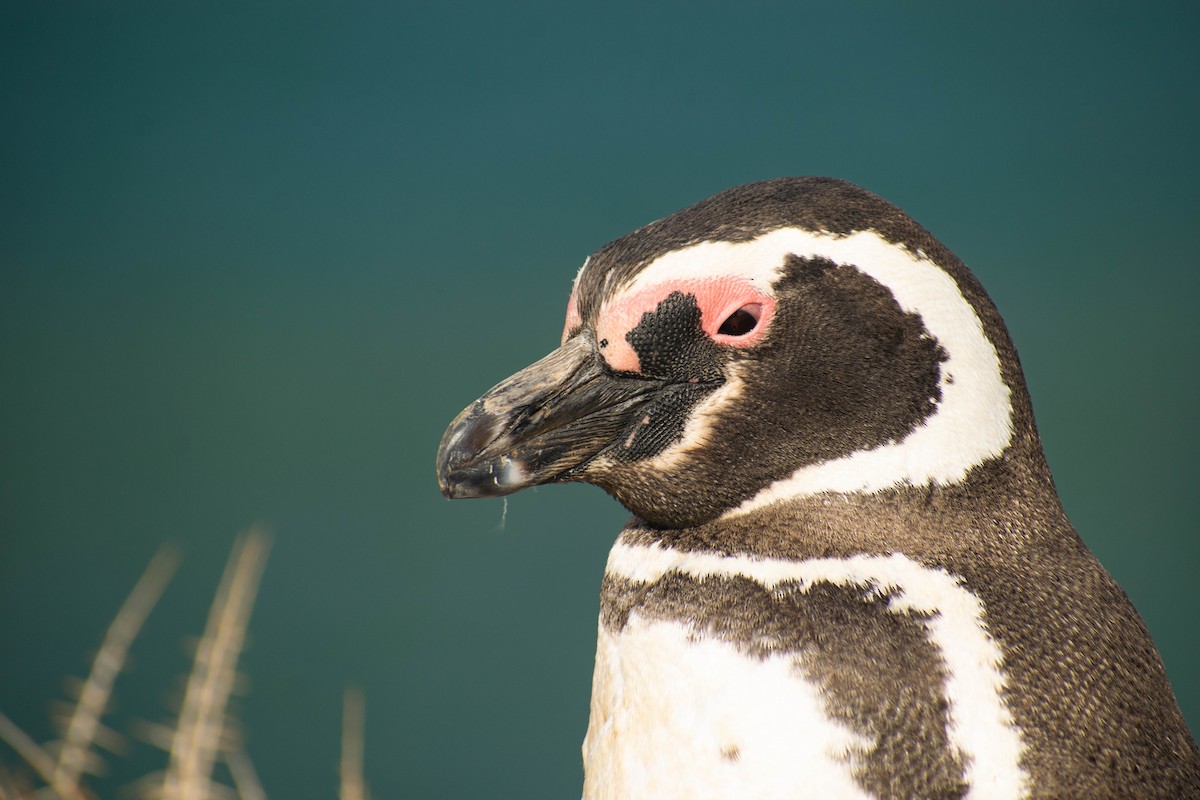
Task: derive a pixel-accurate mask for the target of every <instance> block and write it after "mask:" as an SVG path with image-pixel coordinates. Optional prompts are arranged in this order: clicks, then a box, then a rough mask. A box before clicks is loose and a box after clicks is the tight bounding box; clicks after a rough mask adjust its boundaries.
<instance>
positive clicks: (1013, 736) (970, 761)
mask: <svg viewBox="0 0 1200 800" xmlns="http://www.w3.org/2000/svg"><path fill="white" fill-rule="evenodd" d="M668 572H679V573H681V574H684V575H688V576H691V577H693V578H706V577H712V576H718V577H735V576H740V577H745V578H749V579H751V580H753V581H755V582H757V583H759V584H761V585H762V586H764V587H766V588H768V589H772V588H774V587H776V586H778V585H779V584H781V583H784V582H796V583H798V584H799V585H800V586H801V588H802V589H803V588H806V587H808V586H811V585H813V584H814V583H818V582H828V583H832V584H835V585H839V586H851V585H853V586H863V587H873V588H876V589H878V590H879V591H883V592H889V593H891V594H892V598H891V600H890V602H889V606H888V607H889V610H891V611H893V612H897V613H902V612H906V611H913V612H919V613H921V614H927V615H930V617H929V619H928V621H927V622H926V630H927V633H928V636H929V640H930V642H931V643H932V644H933V645H934V646H935V647H936V648H937V649H938V650H939V652H940V654H941V657H942V659H943V661H944V663H945V667H946V673H947V678H946V685H945V695H946V699H947V701H948V703H949V707H948V710H947V715H948V720H949V722H948V729H947V735H948V738H949V741H950V743H951V745H952V746H954V747H955V748H957V750H958V752H959V754H960V756H961V759H962V762H963V763H964V764H965V765H966V779H967V781H968V783H969V787H970V788H969V791H968V793H967V797H968V798H970V800H1001V799H1002V798H1003V799H1006V800H1007V799H1010V798H1020V797H1024V796H1025V794H1026V788H1027V776H1026V775H1025V772H1024V770H1023V769H1022V768H1021V765H1020V757H1021V750H1022V744H1021V736H1020V731H1019V730H1018V729H1017V728H1016V726H1015V725H1014V723H1013V720H1012V715H1011V713H1010V712H1009V710H1008V707H1007V706H1006V705H1005V702H1004V688H1005V682H1006V679H1005V676H1004V673H1003V671H1002V660H1001V659H1002V656H1001V653H1000V649H999V647H998V646H997V645H996V643H995V642H994V641H993V640H992V638H991V637H990V636H989V634H988V631H987V625H986V621H985V612H984V608H983V604H982V603H981V602H980V601H979V598H978V597H976V596H975V595H974V594H973V593H971V592H970V591H968V590H967V589H965V588H964V587H963V586H962V585H961V583H960V582H959V580H958V579H957V578H956V577H954V576H952V575H950V574H948V573H947V572H945V571H944V570H941V569H936V568H931V567H926V566H924V565H922V564H919V563H917V562H916V561H913V560H912V559H910V558H908V557H906V556H904V555H900V554H891V555H883V556H867V555H860V556H855V557H852V558H845V559H838V558H821V559H809V560H806V561H784V560H778V559H767V558H752V557H750V556H744V555H735V556H721V555H717V554H714V553H707V552H695V553H691V552H684V551H677V550H673V549H671V548H666V547H662V546H659V545H651V546H644V545H629V544H625V543H624V542H621V541H618V542H617V544H616V545H614V547H613V549H612V551H611V553H610V554H609V559H608V567H607V573H608V574H609V575H612V576H614V577H619V578H625V579H627V580H632V581H636V582H639V583H647V584H650V583H654V582H656V581H658V580H659V579H661V578H662V577H663V576H664V575H666V574H667V573H668ZM647 631H648V629H645V628H634V634H633V635H634V639H632V640H630V644H631V652H628V653H627V651H626V649H625V640H624V639H621V641H620V649H619V650H617V649H616V647H615V645H612V644H610V643H607V642H606V641H605V635H606V634H605V633H604V632H603V631H602V632H601V649H604V648H605V647H606V646H607V647H611V648H612V649H613V651H614V655H606V656H605V659H606V661H605V663H604V669H605V670H607V671H608V672H611V673H614V674H616V675H618V678H617V679H619V675H620V674H625V675H629V674H634V675H638V676H642V675H646V676H647V677H650V675H649V672H648V671H651V670H654V669H659V667H656V666H651V665H649V664H648V663H647V662H652V661H653V660H654V659H655V658H656V657H658V658H662V657H664V655H665V653H666V651H665V650H660V651H658V652H656V651H655V649H654V647H652V646H651V645H650V644H648V643H647V642H645V641H642V640H640V639H638V637H643V639H644V637H646V636H647V635H648V633H647ZM666 635H667V634H665V633H663V632H661V631H656V632H655V636H656V637H657V638H658V640H659V641H660V642H661V641H662V640H663V637H664V636H666ZM647 641H648V640H647ZM699 644H700V643H696V645H694V646H698V645H699ZM707 646H708V645H707V644H705V647H707ZM698 652H699V651H698ZM625 657H629V658H631V659H636V661H637V663H636V664H635V665H634V666H626V667H625V668H624V669H623V670H622V669H617V670H614V669H613V668H612V667H611V666H610V665H609V662H611V661H612V660H613V659H614V658H615V659H623V658H625ZM680 657H681V656H680V655H679V654H676V653H672V654H671V655H670V658H671V659H679V658H680ZM710 657H712V658H714V660H713V662H712V663H713V665H714V669H718V668H720V669H724V667H723V666H721V663H722V662H721V661H720V657H717V656H714V654H713V653H709V652H706V653H705V654H704V655H697V658H703V659H705V660H707V659H709V658H710ZM770 660H771V659H768V661H770ZM681 663H682V662H681ZM743 664H744V666H745V669H744V670H743V672H742V679H743V680H767V679H768V672H769V669H774V668H768V667H767V665H766V664H765V663H760V662H757V661H754V660H751V659H745V658H743ZM754 664H760V666H761V668H762V669H763V670H764V673H763V674H762V675H761V676H759V677H758V678H756V677H755V675H757V674H758V673H757V672H756V670H757V669H759V667H752V666H747V665H754ZM600 670H601V662H600V660H599V658H598V661H597V680H598V681H599V680H600V678H599V672H600ZM698 673H699V670H691V672H690V673H689V674H688V675H687V676H686V678H683V677H680V678H678V680H686V681H689V682H695V681H696V680H697V679H698V677H697V675H698ZM771 676H772V677H771V679H772V680H773V679H775V678H778V675H775V674H774V673H771ZM654 677H655V679H656V680H661V679H663V678H662V676H654ZM668 677H669V676H668ZM794 677H795V678H796V681H797V682H799V681H800V678H799V677H798V676H794ZM610 680H611V679H610ZM626 682H628V679H627V678H626ZM647 691H649V689H648V690H647ZM675 691H678V693H679V695H680V696H683V695H684V693H685V692H684V690H682V689H678V690H675ZM614 702H616V704H617V706H620V705H622V704H627V703H628V701H622V700H621V693H620V691H615V692H614V690H612V689H608V690H607V694H605V695H602V696H600V697H599V698H598V699H594V700H593V709H592V716H593V720H597V719H599V722H593V726H596V725H600V724H602V723H603V720H604V719H606V718H607V717H609V716H611V715H612V714H613V713H619V708H616V707H611V708H604V706H605V704H610V705H611V704H613V703H614ZM779 702H783V701H782V700H781V701H779ZM796 702H798V703H799V709H800V710H799V711H798V712H797V713H800V714H804V715H807V714H808V713H809V710H808V706H807V705H805V704H804V703H801V702H800V701H796ZM597 704H600V706H601V708H599V709H598V708H597ZM755 713H759V714H764V715H766V717H765V718H766V719H771V718H773V716H774V714H775V713H776V711H775V710H773V709H772V708H757V709H755ZM772 724H773V723H772ZM823 724H824V726H825V727H822V728H815V729H811V730H810V731H809V733H808V734H807V735H809V736H814V735H818V734H819V735H821V736H825V737H826V738H828V739H829V740H830V741H839V740H838V739H837V738H836V736H835V733H836V731H834V730H833V729H831V728H830V727H829V726H831V725H833V723H832V722H829V721H826V722H825V723H823ZM635 728H636V726H635ZM772 735H773V736H777V735H787V733H786V731H776V732H775V733H773V734H772ZM591 736H592V734H591V732H590V729H589V739H590V738H591ZM802 744H803V743H800V742H798V743H797V745H796V746H802ZM624 746H626V747H638V746H639V745H638V744H637V740H636V739H635V740H634V741H627V742H626V743H625V745H624ZM593 749H595V747H594V746H593ZM626 755H627V757H629V754H626ZM773 768H774V767H773ZM777 768H782V766H779V765H777ZM843 768H846V769H848V767H845V766H843ZM605 769H607V767H605ZM603 796H605V795H597V797H603ZM614 796H615V795H614ZM814 796H823V795H820V794H817V795H814ZM830 796H834V795H830Z"/></svg>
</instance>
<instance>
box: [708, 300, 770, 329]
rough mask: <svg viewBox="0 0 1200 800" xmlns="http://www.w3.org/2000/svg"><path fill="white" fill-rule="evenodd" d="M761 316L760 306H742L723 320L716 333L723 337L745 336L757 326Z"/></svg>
mask: <svg viewBox="0 0 1200 800" xmlns="http://www.w3.org/2000/svg"><path fill="white" fill-rule="evenodd" d="M761 314H762V306H760V305H759V304H758V303H749V304H747V305H744V306H742V307H741V308H739V309H738V310H737V311H735V312H733V313H732V314H730V315H729V316H728V317H726V318H725V321H724V322H722V323H721V327H720V328H719V329H718V330H717V333H719V334H722V335H724V336H745V335H746V334H747V333H749V332H750V331H752V330H754V327H755V326H756V325H758V318H759V316H760V315H761Z"/></svg>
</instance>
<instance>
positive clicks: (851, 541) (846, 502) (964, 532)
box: [620, 433, 1071, 563]
mask: <svg viewBox="0 0 1200 800" xmlns="http://www.w3.org/2000/svg"><path fill="white" fill-rule="evenodd" d="M1070 530H1071V528H1070V525H1069V523H1068V522H1067V520H1066V517H1065V515H1064V513H1063V510H1062V506H1061V504H1060V503H1059V499H1058V495H1057V493H1056V492H1055V489H1054V484H1053V482H1052V480H1051V479H1050V473H1049V470H1048V468H1047V467H1046V463H1045V459H1044V458H1043V457H1042V453H1041V447H1040V444H1038V442H1037V439H1036V433H1034V434H1033V436H1032V437H1029V436H1018V437H1016V438H1015V440H1014V442H1013V445H1012V446H1011V447H1010V448H1009V450H1008V451H1006V452H1005V454H1004V456H1002V457H1001V458H997V459H994V460H992V461H989V462H988V463H986V464H982V465H980V466H979V467H977V468H976V469H974V470H972V472H971V474H970V475H969V476H968V477H967V479H966V480H964V481H962V482H960V483H957V484H953V485H950V486H939V485H936V484H929V485H925V486H920V487H914V486H901V487H894V488H889V489H885V490H881V491H876V492H869V493H868V492H849V493H839V492H822V493H819V494H813V495H805V496H798V497H791V498H788V499H787V500H784V501H781V502H779V503H775V504H772V505H769V506H765V507H762V508H757V509H754V510H753V511H751V512H748V513H744V514H737V515H727V516H724V517H721V518H718V519H715V520H711V521H709V522H706V523H703V524H700V525H696V526H694V527H688V528H677V529H666V528H657V527H655V526H653V525H651V524H649V523H647V522H645V521H644V520H642V519H640V518H638V517H634V518H633V519H631V520H630V521H629V523H628V524H627V525H626V527H625V529H624V530H623V531H622V533H621V537H620V541H621V542H622V543H625V544H629V545H657V546H661V547H669V548H672V549H676V550H683V551H688V552H691V551H696V552H707V553H715V554H721V555H745V556H751V557H758V558H775V559H788V560H797V559H806V558H823V557H835V556H836V557H844V556H850V555H855V554H860V553H869V554H880V553H903V554H905V555H908V556H910V557H913V558H917V559H920V560H924V561H927V562H930V563H944V562H953V561H957V560H958V557H959V556H963V555H969V557H971V558H972V559H973V560H974V559H977V558H979V557H980V554H987V557H988V558H994V559H1000V560H1002V559H1005V558H1007V557H1009V556H1011V555H1014V554H1016V553H1018V552H1020V551H1022V550H1024V549H1026V548H1028V547H1030V546H1035V545H1037V544H1039V543H1041V544H1048V543H1052V542H1050V541H1048V540H1052V539H1057V538H1060V537H1062V536H1064V535H1068V536H1069V535H1071V534H1070V533H1065V532H1068V531H1070Z"/></svg>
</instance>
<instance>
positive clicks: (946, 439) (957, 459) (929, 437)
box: [620, 228, 1013, 515]
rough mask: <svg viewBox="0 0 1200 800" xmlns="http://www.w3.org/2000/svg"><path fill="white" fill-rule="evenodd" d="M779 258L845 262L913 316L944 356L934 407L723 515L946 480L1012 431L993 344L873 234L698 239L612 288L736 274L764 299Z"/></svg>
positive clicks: (927, 268)
mask: <svg viewBox="0 0 1200 800" xmlns="http://www.w3.org/2000/svg"><path fill="white" fill-rule="evenodd" d="M789 256H797V257H800V258H824V259H828V260H829V261H832V262H834V263H835V264H839V265H847V266H851V267H854V268H855V269H857V270H859V271H860V272H862V273H863V274H865V275H867V276H869V277H871V278H872V279H873V280H875V281H876V282H878V283H879V284H881V285H882V286H884V287H885V288H887V289H888V290H889V291H890V292H891V293H892V295H893V297H895V299H896V302H897V304H899V306H900V308H901V309H902V310H904V311H905V312H907V313H912V314H918V315H920V317H921V320H922V322H923V323H924V325H925V328H926V330H927V331H928V332H929V335H930V336H932V337H933V338H934V339H936V340H937V342H938V344H939V345H941V347H942V349H943V350H944V352H945V353H946V355H947V356H948V358H947V360H946V361H945V362H944V363H942V364H941V365H940V370H941V380H940V385H939V388H940V390H941V400H940V402H939V403H938V406H937V409H936V411H935V412H934V413H933V414H931V415H930V416H929V417H927V418H926V419H925V420H924V422H923V423H922V424H921V425H920V426H919V427H917V428H916V429H915V430H913V431H912V432H911V433H909V434H908V435H907V436H906V437H905V438H904V439H902V440H901V441H899V442H890V443H887V444H884V445H881V446H879V447H876V448H874V449H871V450H860V451H856V452H854V453H850V454H849V455H847V456H844V457H842V458H838V459H834V460H831V461H826V462H822V463H819V464H811V465H807V466H804V467H800V468H799V469H797V470H796V471H795V472H794V473H793V474H792V475H790V476H789V477H787V478H784V479H782V480H779V481H776V482H775V483H773V484H771V485H770V486H767V487H765V488H764V489H763V490H762V491H760V492H759V493H758V494H757V495H755V496H754V497H752V498H750V499H748V500H746V501H745V502H744V503H742V505H740V506H739V507H738V508H736V509H734V510H732V511H730V512H728V513H729V514H731V515H733V514H743V513H746V512H748V511H752V510H754V509H756V508H761V507H763V506H766V505H770V504H771V503H775V502H778V501H780V500H785V499H787V498H790V497H799V496H805V495H812V494H818V493H820V492H876V491H880V490H882V489H887V488H891V487H895V486H902V485H913V486H921V485H927V484H930V483H936V484H941V485H951V484H954V483H958V482H959V481H962V480H963V479H964V478H965V477H966V475H967V473H968V472H970V470H972V469H973V468H975V467H977V466H979V465H980V464H982V463H984V462H985V461H987V460H989V459H992V458H995V457H997V456H999V455H1000V454H1001V453H1003V452H1004V450H1005V449H1006V448H1007V447H1008V446H1009V444H1010V442H1011V441H1012V436H1013V423H1012V402H1011V396H1010V395H1011V393H1010V391H1009V388H1008V386H1007V385H1006V384H1005V383H1004V379H1003V376H1002V374H1001V369H1000V359H999V356H998V355H997V353H996V348H995V347H994V346H993V345H992V343H991V341H989V340H988V338H987V335H986V334H985V333H984V329H983V323H982V321H981V320H980V319H979V316H978V315H977V314H976V313H975V310H974V309H973V308H972V307H971V304H970V303H969V302H967V299H966V298H965V297H964V296H963V294H962V292H961V291H960V290H959V288H958V284H956V283H955V281H954V279H953V278H952V277H951V276H950V275H949V273H947V272H946V271H945V270H943V269H942V268H941V267H939V266H938V265H937V264H936V263H934V262H933V261H931V260H930V259H929V258H927V257H926V256H925V255H924V254H923V253H920V252H917V253H913V252H912V251H910V250H908V249H906V248H905V247H903V246H901V245H897V244H893V243H892V242H889V241H887V240H886V239H884V238H883V237H882V236H880V235H879V234H878V233H877V232H875V231H870V230H868V231H859V232H857V233H854V234H851V235H848V236H841V235H835V234H832V233H828V232H824V231H818V232H813V231H807V230H802V229H799V228H780V229H778V230H774V231H771V232H769V233H766V234H764V235H762V236H760V237H758V238H756V239H752V240H750V241H746V242H700V243H698V244H694V245H690V246H688V247H684V248H682V249H680V250H675V251H672V252H670V253H667V254H665V255H663V256H660V257H659V258H657V259H655V260H654V261H652V262H651V263H650V264H648V265H647V266H646V268H645V269H643V270H642V271H641V272H639V273H638V274H637V276H636V277H635V278H634V280H633V281H632V282H631V283H630V284H629V285H628V286H627V287H625V288H624V289H623V290H622V291H621V292H620V294H625V292H631V291H638V290H639V289H640V288H642V287H644V286H649V285H653V284H657V283H660V282H664V281H670V280H680V279H686V278H695V277H703V276H706V275H714V274H716V275H736V276H739V277H742V278H745V279H747V280H749V281H750V282H751V283H753V284H754V285H755V287H756V288H758V289H760V290H762V291H764V292H766V293H768V294H771V295H774V294H775V289H774V286H775V284H776V283H777V282H778V280H779V278H780V277H781V276H782V275H783V271H784V265H785V263H786V261H787V258H788V257H789Z"/></svg>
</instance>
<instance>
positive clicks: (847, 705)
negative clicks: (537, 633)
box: [438, 178, 1200, 800]
mask: <svg viewBox="0 0 1200 800" xmlns="http://www.w3.org/2000/svg"><path fill="white" fill-rule="evenodd" d="M438 475H439V482H440V484H441V487H442V491H443V493H445V494H446V495H447V496H448V497H480V496H496V495H502V494H508V493H510V492H513V491H517V490H519V489H521V488H525V487H527V486H532V485H536V484H542V483H549V482H562V481H587V482H590V483H594V484H596V485H598V486H601V487H602V488H604V489H605V490H606V491H608V492H609V493H610V494H612V495H613V496H614V497H615V498H616V499H618V500H619V501H620V502H621V503H623V504H624V505H625V506H626V507H627V508H629V510H630V511H632V512H633V514H634V517H633V518H632V519H631V520H630V522H629V523H628V525H627V526H626V528H625V529H624V530H623V531H622V532H621V534H620V537H619V538H618V540H617V542H616V544H615V545H614V547H613V550H612V552H611V554H610V556H609V561H608V566H607V569H606V573H605V577H604V581H603V585H602V588H601V619H600V630H599V641H598V647H597V657H596V672H595V679H594V684H593V696H592V712H591V721H590V723H589V729H588V733H587V737H586V740H585V743H584V765H585V774H586V778H585V786H584V796H585V798H587V799H588V800H600V799H601V798H614V799H615V798H649V797H654V798H724V797H737V798H776V797H820V798H825V797H848V798H849V797H853V798H910V797H923V798H972V800H983V799H984V798H997V799H999V798H1022V797H1031V798H1050V797H1055V798H1060V797H1080V798H1082V797H1139V798H1140V797H1162V798H1167V797H1171V798H1176V797H1196V796H1200V756H1198V754H1197V749H1196V744H1195V742H1194V741H1193V739H1192V738H1191V736H1190V734H1189V732H1188V729H1187V727H1186V724H1185V722H1184V720H1183V718H1182V715H1181V714H1180V712H1179V709H1178V706H1177V704H1176V702H1175V699H1174V696H1173V694H1172V691H1171V688H1170V685H1169V684H1168V682H1167V678H1166V675H1165V673H1164V670H1163V667H1162V663H1161V661H1160V659H1159V656H1158V653H1157V651H1156V649H1155V647H1154V645H1153V643H1152V642H1151V640H1150V637H1149V635H1148V633H1147V631H1146V629H1145V626H1144V624H1143V623H1142V621H1141V619H1140V618H1139V617H1138V615H1137V612H1136V611H1135V610H1134V609H1133V607H1132V606H1131V605H1130V603H1129V601H1128V599H1127V598H1126V596H1125V594H1124V593H1123V592H1122V591H1121V589H1120V588H1119V587H1118V586H1117V585H1116V584H1115V583H1114V582H1113V580H1112V579H1111V577H1110V576H1109V575H1108V574H1107V573H1106V572H1105V571H1104V569H1103V568H1102V567H1101V566H1100V565H1099V564H1098V563H1097V561H1096V560H1095V558H1094V557H1093V555H1092V554H1091V553H1090V552H1089V551H1088V550H1087V548H1086V547H1085V546H1084V544H1083V543H1082V541H1081V540H1080V539H1079V537H1078V535H1077V534H1076V533H1075V531H1074V529H1073V528H1072V527H1071V524H1070V522H1069V521H1068V520H1067V518H1066V516H1065V515H1064V513H1063V510H1062V508H1061V506H1060V504H1059V500H1058V496H1057V494H1056V491H1055V489H1054V484H1053V481H1052V479H1051V476H1050V472H1049V470H1048V468H1047V466H1046V462H1045V458H1044V456H1043V454H1042V448H1041V443H1040V440H1039V438H1038V434H1037V430H1036V427H1035V425H1034V420H1033V412H1032V407H1031V405H1030V401H1029V396H1028V393H1027V391H1026V388H1025V382H1024V379H1023V377H1022V374H1021V368H1020V364H1019V362H1018V360H1017V354H1016V351H1015V350H1014V348H1013V345H1012V343H1011V341H1010V340H1009V337H1008V334H1007V332H1006V330H1005V327H1004V323H1003V321H1002V320H1001V318H1000V316H999V314H998V313H997V311H996V309H995V307H994V306H993V305H992V303H991V301H990V300H989V299H988V297H987V295H986V293H985V292H984V290H983V288H982V287H981V286H980V285H979V283H978V282H977V281H976V279H975V278H974V276H973V275H972V274H971V273H970V272H969V271H968V270H967V268H966V267H965V266H964V265H963V264H962V262H960V261H959V260H958V259H957V258H956V257H955V256H954V255H953V254H952V253H950V252H949V251H948V250H947V249H946V248H945V247H943V246H942V245H941V244H940V243H939V242H938V241H937V240H936V239H934V238H933V237H932V236H931V235H930V234H929V233H928V232H927V231H925V230H924V229H923V228H921V227H920V226H919V225H918V224H917V223H916V222H914V221H913V220H912V219H910V218H909V217H907V216H906V215H905V214H904V213H902V212H901V211H900V210H898V209H897V208H895V207H894V206H892V205H890V204H889V203H887V202H886V201H884V200H882V199H880V198H878V197H876V196H874V195H872V194H870V193H869V192H866V191H864V190H862V189H860V188H858V187H856V186H853V185H851V184H848V183H845V182H841V181H836V180H831V179H823V178H795V179H781V180H775V181H766V182H763V183H756V184H750V185H747V186H742V187H738V188H735V189H731V190H728V191H726V192H722V193H721V194H718V195H716V196H714V197H712V198H709V199H708V200H705V201H703V202H701V203H698V204H696V205H694V206H692V207H690V208H687V209H684V210H683V211H680V212H679V213H677V214H675V215H673V216H671V217H668V218H666V219H663V220H659V221H657V222H654V223H651V224H650V225H647V226H646V227H644V228H642V229H640V230H637V231H635V232H633V233H631V234H629V235H627V236H625V237H622V238H621V239H618V240H616V241H615V242H612V243H611V244H609V245H606V246H605V247H603V248H601V249H600V250H599V251H598V252H596V253H595V254H594V255H592V256H591V257H590V258H589V259H588V260H587V262H585V264H584V266H583V268H582V269H581V270H580V272H579V275H578V276H577V278H576V281H575V286H574V290H573V292H572V295H571V300H570V304H569V306H568V312H567V324H566V329H565V331H564V335H563V343H562V346H561V347H560V348H559V349H557V350H555V351H554V352H553V353H551V354H550V355H549V356H547V357H546V358H544V359H543V360H541V361H539V362H537V363H536V364H534V365H532V366H530V367H529V368H527V369H526V370H524V371H522V372H520V373H518V374H517V375H514V376H513V377H511V378H509V379H508V380H506V381H504V382H503V383H501V384H500V385H498V386H496V387H495V388H494V389H492V390H491V391H490V392H488V393H487V394H486V395H484V396H483V397H482V398H480V399H479V400H478V401H477V402H476V403H474V404H473V405H471V406H470V407H469V408H467V409H466V410H465V411H464V412H463V413H462V414H461V415H459V417H458V418H457V419H456V420H455V421H454V422H453V423H452V424H451V426H450V428H449V429H448V430H447V432H446V435H445V437H444V438H443V440H442V445H441V449H440V451H439V454H438Z"/></svg>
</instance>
